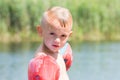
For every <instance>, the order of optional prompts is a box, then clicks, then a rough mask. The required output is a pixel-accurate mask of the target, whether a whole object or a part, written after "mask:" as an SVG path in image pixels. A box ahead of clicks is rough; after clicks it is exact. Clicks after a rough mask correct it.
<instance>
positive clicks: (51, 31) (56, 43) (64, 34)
mask: <svg viewBox="0 0 120 80" xmlns="http://www.w3.org/2000/svg"><path fill="white" fill-rule="evenodd" d="M42 28H44V29H42V34H41V35H42V37H43V41H44V44H45V45H46V47H47V48H48V49H50V50H51V51H53V52H58V50H59V49H60V48H61V47H63V46H64V44H65V43H66V41H67V40H68V38H69V36H70V34H71V33H72V31H71V29H70V28H69V27H61V26H59V27H58V26H57V25H52V26H49V25H46V26H45V27H42Z"/></svg>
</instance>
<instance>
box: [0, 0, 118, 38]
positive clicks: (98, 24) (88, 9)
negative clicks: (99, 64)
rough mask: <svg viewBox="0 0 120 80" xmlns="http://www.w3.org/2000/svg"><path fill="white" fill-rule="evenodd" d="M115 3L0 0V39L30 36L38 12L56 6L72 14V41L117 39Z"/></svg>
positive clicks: (109, 0) (99, 0)
mask: <svg viewBox="0 0 120 80" xmlns="http://www.w3.org/2000/svg"><path fill="white" fill-rule="evenodd" d="M119 3H120V0H74V1H73V0H56V1H55V0H0V36H3V35H4V34H6V33H9V34H16V33H19V34H20V35H19V36H20V37H22V36H23V33H25V32H26V33H27V34H24V37H25V36H26V37H30V35H32V33H36V25H38V24H39V21H40V18H41V16H42V13H43V12H44V11H45V10H46V9H48V8H49V7H51V6H56V5H57V6H63V7H67V8H68V9H69V10H70V11H71V13H72V15H73V21H74V24H73V30H74V31H76V33H74V35H73V39H76V38H77V39H82V40H91V39H93V40H101V39H103V40H106V39H108V40H114V39H115V40H120V36H119V35H120V9H119V7H120V5H119ZM21 35H22V36H21ZM11 37H12V36H11ZM24 37H23V38H24Z"/></svg>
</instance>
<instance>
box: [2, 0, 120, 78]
mask: <svg viewBox="0 0 120 80" xmlns="http://www.w3.org/2000/svg"><path fill="white" fill-rule="evenodd" d="M119 3H120V0H0V78H1V80H8V79H9V80H27V66H28V63H29V61H30V59H31V58H32V57H33V55H34V52H35V51H36V49H37V47H38V46H39V45H40V43H41V38H40V37H39V36H38V35H37V32H36V26H37V25H38V24H39V23H40V19H41V16H42V14H43V12H44V11H45V10H47V9H48V8H49V7H52V6H63V7H66V8H68V9H69V10H70V12H71V13H72V16H73V35H72V36H71V37H70V39H69V42H70V44H71V46H72V49H73V57H74V60H73V64H72V66H71V69H70V70H69V71H68V74H69V77H70V80H119V79H120V76H119V75H120V69H119V67H120V58H119V57H120V5H119Z"/></svg>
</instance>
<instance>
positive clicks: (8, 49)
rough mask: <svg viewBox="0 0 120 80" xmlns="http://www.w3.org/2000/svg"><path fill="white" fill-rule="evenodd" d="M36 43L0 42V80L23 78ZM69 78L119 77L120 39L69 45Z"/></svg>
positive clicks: (112, 79)
mask: <svg viewBox="0 0 120 80" xmlns="http://www.w3.org/2000/svg"><path fill="white" fill-rule="evenodd" d="M38 46H39V43H19V44H15V43H11V44H2V43H0V80H27V67H28V62H29V60H30V59H31V58H32V57H33V55H34V52H35V50H36V49H37V47H38ZM72 48H73V57H74V60H73V64H72V67H71V68H70V70H69V71H68V74H69V77H70V80H120V42H99V43H98V42H83V43H78V44H74V45H72Z"/></svg>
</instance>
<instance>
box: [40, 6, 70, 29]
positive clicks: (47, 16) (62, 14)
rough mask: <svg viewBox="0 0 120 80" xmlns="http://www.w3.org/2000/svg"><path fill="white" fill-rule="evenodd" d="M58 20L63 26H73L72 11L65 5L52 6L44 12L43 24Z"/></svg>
mask: <svg viewBox="0 0 120 80" xmlns="http://www.w3.org/2000/svg"><path fill="white" fill-rule="evenodd" d="M54 20H57V21H58V22H59V24H60V26H61V27H70V28H72V15H71V13H70V11H69V10H68V9H66V8H63V7H58V6H56V7H52V8H49V9H48V10H47V11H45V12H44V14H43V16H42V19H41V23H40V24H41V26H44V25H45V24H49V25H50V24H51V22H52V21H54Z"/></svg>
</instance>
